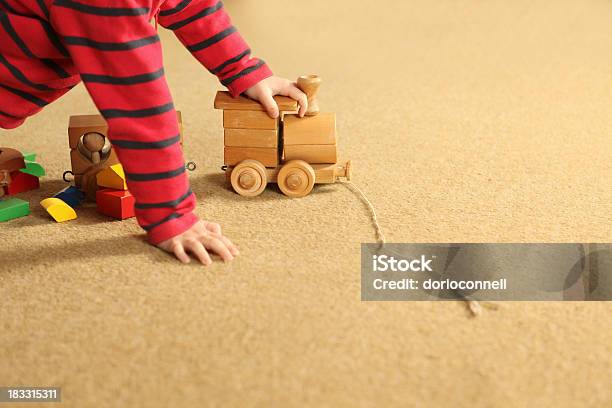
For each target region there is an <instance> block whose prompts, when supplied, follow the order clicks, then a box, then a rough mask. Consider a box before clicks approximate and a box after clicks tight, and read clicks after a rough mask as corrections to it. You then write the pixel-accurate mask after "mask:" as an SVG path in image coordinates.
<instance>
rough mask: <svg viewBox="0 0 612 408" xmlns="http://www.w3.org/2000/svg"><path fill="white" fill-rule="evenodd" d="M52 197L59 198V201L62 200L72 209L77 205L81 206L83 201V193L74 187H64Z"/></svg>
mask: <svg viewBox="0 0 612 408" xmlns="http://www.w3.org/2000/svg"><path fill="white" fill-rule="evenodd" d="M53 197H55V198H59V199H60V200H62V201H63V202H65V203H66V204H68V205H69V206H71V207H72V208H76V207H78V206H79V205H81V203H82V202H83V200H84V199H85V193H83V192H82V191H81V190H79V189H78V188H76V187H75V186H70V187H66V188H65V189H63V190H62V191H60V192H59V193H57V194H56V195H54V196H53Z"/></svg>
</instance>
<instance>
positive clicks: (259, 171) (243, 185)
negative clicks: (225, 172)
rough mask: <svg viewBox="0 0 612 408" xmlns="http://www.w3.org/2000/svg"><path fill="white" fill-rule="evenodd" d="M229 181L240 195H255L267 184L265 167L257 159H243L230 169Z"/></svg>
mask: <svg viewBox="0 0 612 408" xmlns="http://www.w3.org/2000/svg"><path fill="white" fill-rule="evenodd" d="M231 183H232V187H233V188H234V191H236V192H237V193H238V194H240V195H241V196H244V197H256V196H258V195H260V194H261V193H262V192H263V191H264V190H265V189H266V185H267V184H268V177H267V176H266V168H265V167H264V165H263V164H261V163H260V162H258V161H257V160H243V161H241V162H240V163H238V165H237V166H236V167H234V168H233V169H232V175H231Z"/></svg>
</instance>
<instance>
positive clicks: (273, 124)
mask: <svg viewBox="0 0 612 408" xmlns="http://www.w3.org/2000/svg"><path fill="white" fill-rule="evenodd" d="M278 121H279V120H278V119H272V118H271V117H270V116H268V114H267V113H266V112H258V111H241V110H226V111H223V127H224V128H226V129H272V130H276V129H278Z"/></svg>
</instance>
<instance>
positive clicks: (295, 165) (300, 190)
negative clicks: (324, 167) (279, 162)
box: [278, 160, 315, 197]
mask: <svg viewBox="0 0 612 408" xmlns="http://www.w3.org/2000/svg"><path fill="white" fill-rule="evenodd" d="M314 184H315V172H314V169H313V168H312V166H311V165H310V164H308V163H306V162H305V161H303V160H291V161H289V162H287V163H286V164H285V165H284V166H283V167H282V168H281V169H280V171H279V172H278V187H279V188H280V189H281V191H282V192H283V194H285V195H286V196H287V197H304V196H307V195H308V194H309V193H310V192H311V191H312V188H313V187H314Z"/></svg>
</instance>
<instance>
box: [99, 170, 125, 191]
mask: <svg viewBox="0 0 612 408" xmlns="http://www.w3.org/2000/svg"><path fill="white" fill-rule="evenodd" d="M96 181H97V182H98V187H104V188H112V189H113V190H127V184H126V183H125V173H124V172H123V166H122V165H121V164H114V165H112V166H110V167H107V168H105V169H104V170H102V171H101V172H99V173H98V174H97V175H96Z"/></svg>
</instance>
